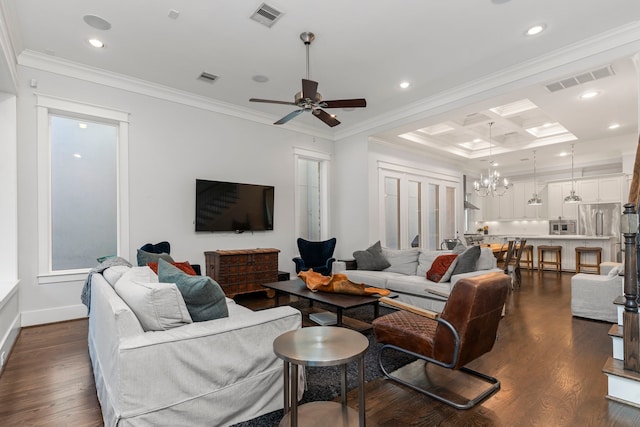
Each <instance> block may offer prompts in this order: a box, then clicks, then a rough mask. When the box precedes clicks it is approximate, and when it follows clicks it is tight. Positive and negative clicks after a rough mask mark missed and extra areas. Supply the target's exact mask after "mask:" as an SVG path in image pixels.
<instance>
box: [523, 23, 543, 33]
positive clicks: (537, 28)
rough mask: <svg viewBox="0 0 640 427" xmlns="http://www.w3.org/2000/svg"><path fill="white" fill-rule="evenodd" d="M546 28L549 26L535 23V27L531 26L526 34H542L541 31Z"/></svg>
mask: <svg viewBox="0 0 640 427" xmlns="http://www.w3.org/2000/svg"><path fill="white" fill-rule="evenodd" d="M545 28H547V26H546V25H544V24H538V25H534V26H533V27H531V28H529V29H528V30H527V32H526V33H525V34H526V35H528V36H535V35H536V34H540V33H541V32H543V31H544V30H545Z"/></svg>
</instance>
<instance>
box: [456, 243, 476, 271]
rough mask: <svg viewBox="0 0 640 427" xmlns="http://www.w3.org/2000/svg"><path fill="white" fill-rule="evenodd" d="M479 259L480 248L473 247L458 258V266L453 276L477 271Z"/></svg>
mask: <svg viewBox="0 0 640 427" xmlns="http://www.w3.org/2000/svg"><path fill="white" fill-rule="evenodd" d="M478 258H480V246H471V247H470V248H468V249H467V250H466V251H464V252H463V253H461V254H460V255H458V258H456V260H457V262H456V266H455V268H454V269H453V272H452V273H451V275H452V276H454V275H456V274H462V273H469V272H471V271H476V264H477V263H478Z"/></svg>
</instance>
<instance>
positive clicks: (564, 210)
mask: <svg viewBox="0 0 640 427" xmlns="http://www.w3.org/2000/svg"><path fill="white" fill-rule="evenodd" d="M571 189H572V185H571V181H569V182H552V183H550V184H549V185H548V186H547V190H548V191H547V198H548V199H549V200H548V207H547V212H548V217H549V219H558V218H562V219H577V218H578V204H577V203H565V202H564V198H565V197H566V196H568V195H569V194H571Z"/></svg>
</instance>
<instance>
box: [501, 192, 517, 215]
mask: <svg viewBox="0 0 640 427" xmlns="http://www.w3.org/2000/svg"><path fill="white" fill-rule="evenodd" d="M513 193H514V189H513V188H512V189H511V190H509V191H507V192H506V193H505V194H504V195H502V196H499V197H498V198H497V199H498V207H499V210H498V219H513V199H514V196H513Z"/></svg>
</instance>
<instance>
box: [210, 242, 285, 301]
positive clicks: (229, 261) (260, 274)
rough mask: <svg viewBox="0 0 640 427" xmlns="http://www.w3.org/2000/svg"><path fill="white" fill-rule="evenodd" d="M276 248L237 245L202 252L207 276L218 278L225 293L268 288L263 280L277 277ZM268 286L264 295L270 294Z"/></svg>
mask: <svg viewBox="0 0 640 427" xmlns="http://www.w3.org/2000/svg"><path fill="white" fill-rule="evenodd" d="M278 252H280V251H279V250H278V249H273V248H262V249H236V250H221V251H209V252H205V253H204V255H205V262H206V264H207V265H206V267H207V276H209V277H211V278H212V279H213V280H215V281H216V282H218V283H219V284H220V286H221V287H222V290H223V291H224V293H225V295H226V296H228V297H229V298H233V297H234V296H236V295H238V294H246V293H249V292H258V291H267V289H265V288H263V287H262V286H261V285H262V284H263V283H270V282H277V281H278ZM273 294H274V292H273V291H271V290H269V291H267V295H268V296H269V297H273Z"/></svg>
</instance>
